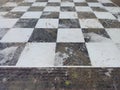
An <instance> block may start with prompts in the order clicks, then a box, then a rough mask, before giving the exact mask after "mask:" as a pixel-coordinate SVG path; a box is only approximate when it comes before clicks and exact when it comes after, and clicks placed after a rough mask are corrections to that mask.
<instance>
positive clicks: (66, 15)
mask: <svg viewBox="0 0 120 90" xmlns="http://www.w3.org/2000/svg"><path fill="white" fill-rule="evenodd" d="M60 18H62V19H74V18H78V16H77V13H76V12H60Z"/></svg>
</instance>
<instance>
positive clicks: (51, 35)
mask: <svg viewBox="0 0 120 90" xmlns="http://www.w3.org/2000/svg"><path fill="white" fill-rule="evenodd" d="M56 38H57V29H41V28H37V29H35V30H34V32H33V34H32V35H31V37H30V39H29V42H56Z"/></svg>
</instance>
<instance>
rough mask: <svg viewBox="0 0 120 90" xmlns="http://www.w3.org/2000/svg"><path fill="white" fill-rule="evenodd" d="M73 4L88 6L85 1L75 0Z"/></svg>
mask: <svg viewBox="0 0 120 90" xmlns="http://www.w3.org/2000/svg"><path fill="white" fill-rule="evenodd" d="M75 6H88V4H87V2H75Z"/></svg>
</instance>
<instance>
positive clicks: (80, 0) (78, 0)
mask: <svg viewBox="0 0 120 90" xmlns="http://www.w3.org/2000/svg"><path fill="white" fill-rule="evenodd" d="M73 1H74V2H79V3H80V2H86V1H85V0H73Z"/></svg>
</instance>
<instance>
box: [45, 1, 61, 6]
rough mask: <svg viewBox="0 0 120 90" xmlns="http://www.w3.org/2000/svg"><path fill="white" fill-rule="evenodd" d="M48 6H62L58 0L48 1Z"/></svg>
mask: <svg viewBox="0 0 120 90" xmlns="http://www.w3.org/2000/svg"><path fill="white" fill-rule="evenodd" d="M47 6H60V3H58V2H48V3H47Z"/></svg>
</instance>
